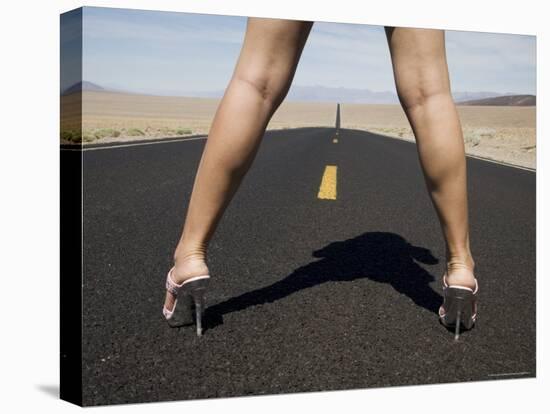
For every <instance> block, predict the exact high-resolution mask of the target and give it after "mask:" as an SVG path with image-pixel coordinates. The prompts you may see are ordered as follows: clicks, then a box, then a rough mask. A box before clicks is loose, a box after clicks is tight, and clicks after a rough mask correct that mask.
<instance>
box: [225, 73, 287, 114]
mask: <svg viewBox="0 0 550 414" xmlns="http://www.w3.org/2000/svg"><path fill="white" fill-rule="evenodd" d="M235 80H236V81H237V82H240V83H242V84H244V85H245V86H246V87H248V88H251V89H252V90H253V91H254V92H255V93H256V94H257V95H258V96H259V98H260V99H261V100H262V101H263V102H265V103H266V104H268V105H270V106H278V105H279V104H280V103H281V102H282V101H283V100H284V98H285V96H286V94H287V93H288V89H289V87H290V85H289V83H288V82H287V81H286V77H285V76H284V74H279V73H277V71H275V70H270V69H268V70H262V71H257V70H256V71H246V72H237V73H236V74H235Z"/></svg>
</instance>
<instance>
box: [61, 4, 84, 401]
mask: <svg viewBox="0 0 550 414" xmlns="http://www.w3.org/2000/svg"><path fill="white" fill-rule="evenodd" d="M82 15H83V9H82V8H78V9H75V10H71V11H68V12H66V13H63V14H62V15H61V16H60V34H61V35H60V60H61V65H60V66H61V79H60V80H61V87H63V85H64V84H65V83H66V82H67V81H70V80H69V78H71V77H75V76H76V77H79V78H80V82H82ZM69 19H70V20H71V24H72V25H73V26H72V29H73V31H72V35H73V36H74V37H73V38H72V39H70V42H69V39H67V38H66V37H67V36H66V35H67V31H64V30H63V25H64V24H65V23H66V22H67V20H69ZM75 29H76V30H75ZM68 43H70V45H71V46H70V47H69V46H68ZM67 62H72V63H71V64H70V65H68V64H67ZM64 81H65V82H64ZM60 92H61V91H60ZM77 93H78V92H77ZM76 98H77V99H76V100H74V102H72V103H71V108H70V111H71V112H72V113H73V116H74V114H75V113H76V116H75V119H76V123H77V124H78V125H77V126H76V128H77V130H78V131H79V132H80V134H81V132H82V94H81V93H80V96H78V95H77V96H76ZM60 101H61V100H60ZM67 110H68V108H67V106H66V105H65V106H64V105H62V104H61V103H60V115H61V117H60V133H61V134H62V133H63V122H61V120H62V119H63V118H64V116H67V113H66V112H67ZM64 111H65V113H64ZM80 136H81V135H80ZM58 139H59V137H58ZM81 150H82V143H81V140H80V142H77V143H75V145H70V148H67V146H66V145H61V146H60V341H59V343H60V358H59V361H60V381H59V382H60V387H59V390H60V398H61V399H62V400H65V401H68V402H71V403H73V404H77V405H79V406H82V405H83V396H82V385H83V384H82V286H83V283H82V282H83V280H82V264H83V262H82V190H83V189H82V151H81Z"/></svg>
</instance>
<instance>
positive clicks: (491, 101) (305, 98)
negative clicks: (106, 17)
mask: <svg viewBox="0 0 550 414" xmlns="http://www.w3.org/2000/svg"><path fill="white" fill-rule="evenodd" d="M80 91H96V92H97V91H103V92H119V93H134V94H140V95H160V96H186V97H200V98H221V97H222V96H223V93H224V91H223V90H217V91H188V92H179V93H169V92H165V91H162V92H161V91H157V92H156V93H155V91H153V92H152V93H142V92H135V91H128V90H123V89H121V88H106V87H102V86H100V85H98V84H96V83H93V82H89V81H82V82H78V83H76V84H74V85H72V86H70V87H68V88H66V89H65V90H63V91H61V94H62V95H69V94H71V93H75V92H80ZM453 98H454V100H455V102H457V103H458V104H461V105H498V106H533V105H535V104H536V97H535V96H534V95H520V94H515V93H498V92H490V91H482V92H460V91H458V92H453ZM286 99H287V100H288V101H300V102H340V103H352V104H353V103H363V104H397V103H399V100H398V98H397V94H396V93H395V92H393V91H382V92H378V91H372V90H370V89H355V88H343V87H338V88H329V87H325V86H320V85H315V86H300V85H292V86H291V88H290V90H289V92H288V95H287V98H286Z"/></svg>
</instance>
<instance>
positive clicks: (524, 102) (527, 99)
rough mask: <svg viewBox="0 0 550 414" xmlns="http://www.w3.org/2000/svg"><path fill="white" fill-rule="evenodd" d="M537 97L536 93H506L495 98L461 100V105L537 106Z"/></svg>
mask: <svg viewBox="0 0 550 414" xmlns="http://www.w3.org/2000/svg"><path fill="white" fill-rule="evenodd" d="M536 104H537V97H536V96H535V95H506V96H497V97H494V98H486V99H476V100H471V101H465V102H460V103H459V105H482V106H535V105H536Z"/></svg>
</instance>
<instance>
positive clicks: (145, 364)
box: [73, 128, 536, 405]
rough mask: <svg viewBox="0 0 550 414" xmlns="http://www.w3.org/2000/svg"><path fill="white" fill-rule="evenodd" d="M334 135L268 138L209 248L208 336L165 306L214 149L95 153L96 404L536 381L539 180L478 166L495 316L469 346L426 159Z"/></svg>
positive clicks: (92, 363) (486, 299) (89, 234)
mask: <svg viewBox="0 0 550 414" xmlns="http://www.w3.org/2000/svg"><path fill="white" fill-rule="evenodd" d="M334 138H335V130H334V129H333V128H304V129H296V130H284V131H273V132H268V133H267V134H266V136H265V138H264V141H263V142H262V145H261V147H260V150H259V153H258V156H257V159H256V161H255V163H254V164H253V166H252V168H251V170H250V172H249V174H248V175H247V176H246V177H245V179H244V182H243V185H242V186H241V188H240V189H239V191H238V192H237V194H236V196H235V198H234V200H233V202H232V203H231V204H230V206H229V208H228V210H227V211H226V214H225V215H224V217H223V219H222V221H221V223H220V226H219V228H218V231H217V233H216V234H215V236H214V239H213V240H212V243H211V247H210V250H209V267H210V271H211V275H212V278H213V280H212V283H211V289H210V291H209V293H208V295H207V305H208V309H207V311H206V331H205V333H204V336H203V337H201V338H198V337H197V336H196V335H195V331H194V329H193V328H189V327H188V328H181V329H173V328H170V327H169V326H168V325H167V324H166V322H165V321H164V320H163V315H162V312H161V309H162V303H163V299H164V294H165V291H164V281H165V277H166V272H167V271H168V269H169V267H170V266H171V259H172V252H173V249H174V247H175V244H176V242H177V240H178V237H179V235H180V231H181V226H182V224H183V219H184V215H185V209H186V207H187V202H188V199H189V196H190V193H191V189H192V184H193V179H194V175H195V172H196V167H197V165H198V162H199V158H200V155H201V151H202V148H203V145H204V144H205V140H204V139H197V140H190V141H182V142H170V143H163V144H153V145H143V146H132V147H124V148H110V149H101V150H93V151H85V152H84V153H83V162H84V178H83V183H84V191H85V193H84V212H83V218H84V227H83V228H84V261H85V264H84V291H83V292H84V293H83V294H84V303H83V317H84V322H83V352H84V354H83V378H84V404H85V405H99V404H113V403H136V402H146V401H163V400H180V399H198V398H210V397H230V396H242V395H252V394H254V395H260V394H275V393H289V392H307V391H324V390H341V389H356V388H368V387H386V386H396V385H412V384H430V383H442V382H456V381H479V380H495V379H504V378H524V377H533V376H535V374H536V372H535V368H536V364H535V342H536V341H535V182H536V174H535V173H533V172H530V171H524V170H520V169H516V168H511V167H508V166H501V165H496V164H494V163H489V162H485V161H480V160H476V159H468V174H469V183H468V184H469V199H470V211H471V213H470V214H471V217H470V220H471V244H472V249H473V252H474V258H475V260H476V264H477V277H478V280H479V286H480V292H479V315H480V316H479V321H478V324H477V325H476V327H475V328H474V329H473V330H472V331H469V332H465V333H463V334H462V336H461V338H460V341H459V342H454V341H453V334H452V332H449V331H447V330H446V329H445V328H444V327H443V326H441V325H440V324H439V323H438V319H437V315H436V312H437V308H438V307H439V305H440V304H441V301H442V296H441V285H440V276H441V274H442V273H443V269H444V260H445V255H444V244H443V239H442V237H441V234H440V229H439V224H438V222H437V220H436V215H435V212H434V210H433V208H432V205H431V202H430V199H429V197H428V194H427V192H426V190H425V185H424V181H423V178H422V174H421V170H420V167H419V163H418V159H417V155H416V147H415V145H414V144H411V143H408V142H404V141H399V140H395V139H390V138H385V137H381V136H376V135H372V134H369V133H366V132H361V131H355V130H347V129H343V130H341V131H340V132H339V135H338V137H337V138H338V141H337V142H335V141H334ZM73 154H74V156H80V154H79V153H78V152H74V153H73ZM327 165H334V166H337V196H336V199H335V200H326V199H319V198H318V197H317V195H318V191H319V186H320V183H321V177H322V176H323V172H324V170H325V167H326V166H327Z"/></svg>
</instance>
